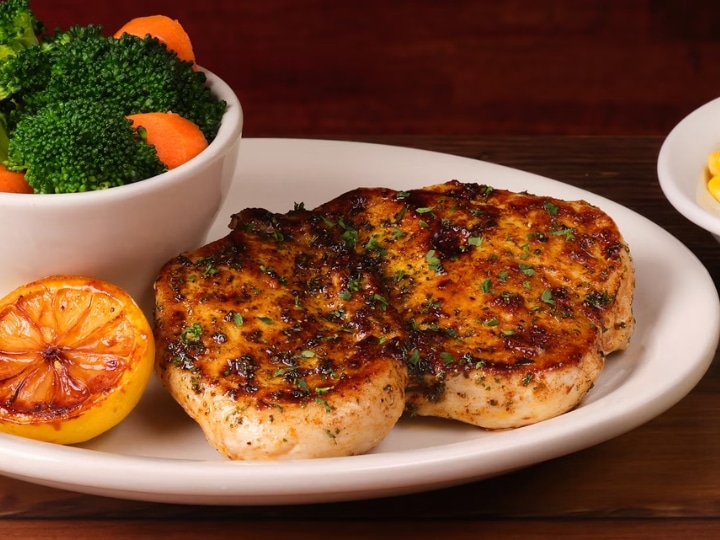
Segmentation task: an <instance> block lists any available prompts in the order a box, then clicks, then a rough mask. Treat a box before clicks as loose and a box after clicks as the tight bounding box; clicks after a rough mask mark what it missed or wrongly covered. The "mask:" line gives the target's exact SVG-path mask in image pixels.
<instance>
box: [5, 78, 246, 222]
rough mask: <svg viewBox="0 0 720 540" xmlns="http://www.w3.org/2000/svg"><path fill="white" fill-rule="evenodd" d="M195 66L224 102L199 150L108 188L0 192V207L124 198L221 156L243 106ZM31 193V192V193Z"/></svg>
mask: <svg viewBox="0 0 720 540" xmlns="http://www.w3.org/2000/svg"><path fill="white" fill-rule="evenodd" d="M197 69H198V70H199V71H202V72H203V73H205V76H206V78H207V82H206V84H207V85H208V87H209V88H210V89H211V90H212V91H213V93H215V95H216V96H218V97H219V98H220V99H223V100H225V102H226V103H227V106H226V109H225V113H224V115H223V118H222V122H221V124H220V128H219V130H218V133H217V135H216V137H215V138H214V139H213V141H212V142H211V143H210V144H209V145H208V147H207V148H206V149H205V150H203V151H202V152H201V153H200V154H198V155H197V156H195V157H194V158H192V159H191V160H189V161H187V162H186V163H183V164H182V165H180V166H179V167H176V168H174V169H171V170H169V171H165V172H164V173H161V174H159V175H157V176H153V177H152V178H148V179H145V180H140V181H137V182H133V183H131V184H125V185H123V186H116V187H113V188H110V189H101V190H94V191H83V192H79V193H43V194H38V193H33V194H26V193H7V192H0V208H2V207H3V206H7V207H10V206H13V207H21V206H33V207H55V206H57V205H64V204H69V203H74V204H79V203H82V204H93V205H94V204H102V203H103V202H104V201H106V200H113V201H117V200H122V199H125V198H134V197H137V196H140V195H143V194H145V193H146V192H154V191H157V190H161V189H163V188H164V187H166V186H167V185H168V184H174V183H176V182H177V180H178V179H179V178H183V177H188V178H189V177H192V176H193V175H194V174H196V173H198V172H199V169H201V168H205V167H207V165H209V164H212V163H213V162H215V161H216V160H217V159H220V158H221V157H222V156H224V155H225V154H226V153H227V152H228V151H229V150H231V148H232V146H233V145H234V144H235V142H236V141H237V140H238V138H240V137H241V135H242V130H243V123H244V112H243V108H242V105H241V103H240V99H239V98H238V96H237V94H236V93H235V91H234V90H233V89H232V88H231V87H230V86H229V85H228V84H227V83H226V82H225V81H224V80H223V79H221V78H220V77H219V76H218V75H216V74H215V73H213V72H212V71H209V70H207V69H205V68H203V67H201V66H197ZM146 180H152V182H147V181H146ZM30 195H33V196H32V197H31V196H30Z"/></svg>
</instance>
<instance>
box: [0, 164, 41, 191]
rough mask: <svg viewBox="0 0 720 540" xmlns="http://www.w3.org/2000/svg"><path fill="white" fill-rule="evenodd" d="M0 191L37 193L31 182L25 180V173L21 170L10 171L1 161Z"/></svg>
mask: <svg viewBox="0 0 720 540" xmlns="http://www.w3.org/2000/svg"><path fill="white" fill-rule="evenodd" d="M0 191H4V192H6V193H35V191H34V190H33V188H32V187H30V184H28V183H27V181H26V180H25V174H23V173H21V172H15V171H8V170H7V168H6V167H5V165H3V164H1V163H0Z"/></svg>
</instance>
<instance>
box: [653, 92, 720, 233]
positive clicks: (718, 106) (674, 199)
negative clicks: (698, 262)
mask: <svg viewBox="0 0 720 540" xmlns="http://www.w3.org/2000/svg"><path fill="white" fill-rule="evenodd" d="M698 131H700V134H698V133H697V132H698ZM705 131H707V132H708V136H707V137H703V135H704V132H705ZM712 132H715V133H717V135H716V137H715V138H714V139H713V138H712V136H711V135H710V133H712ZM717 149H720V97H718V98H715V99H713V100H711V101H709V102H707V103H705V104H703V105H701V106H700V107H698V108H696V109H695V110H693V111H692V112H690V113H689V114H688V115H687V116H685V117H684V118H683V119H682V120H680V121H679V122H678V123H677V124H676V125H675V127H673V129H672V130H671V131H670V132H669V133H668V135H667V136H666V137H665V139H664V140H663V143H662V145H661V147H660V151H659V153H658V158H657V177H658V182H659V184H660V188H661V190H662V191H663V193H664V195H665V197H666V198H667V200H668V202H669V203H670V204H671V205H672V206H673V207H674V208H675V209H676V210H677V211H678V212H679V213H680V214H682V215H683V216H684V217H685V218H686V219H688V220H689V221H691V222H693V223H694V224H696V225H698V226H699V227H701V228H703V229H705V230H707V231H709V232H711V233H713V234H715V235H720V214H718V215H716V214H713V213H712V212H710V211H709V210H707V209H705V208H703V206H702V205H701V204H700V202H699V201H698V199H697V196H698V189H699V188H700V187H701V183H700V182H701V179H702V174H703V167H704V165H705V162H706V160H707V157H708V155H709V154H710V152H712V151H714V150H717ZM678 154H680V155H681V156H683V158H684V159H683V163H680V164H678ZM688 162H691V163H693V164H694V163H697V167H696V168H697V171H696V172H695V174H694V175H691V176H690V177H689V178H691V179H692V182H691V181H690V180H689V179H688V180H684V179H685V178H688V175H687V174H681V173H680V171H678V170H677V169H679V168H682V165H683V164H687V163H688ZM686 166H691V165H686Z"/></svg>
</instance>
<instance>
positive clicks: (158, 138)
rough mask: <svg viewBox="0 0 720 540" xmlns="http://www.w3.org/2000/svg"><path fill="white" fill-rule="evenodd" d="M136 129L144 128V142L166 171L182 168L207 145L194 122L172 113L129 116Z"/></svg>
mask: <svg viewBox="0 0 720 540" xmlns="http://www.w3.org/2000/svg"><path fill="white" fill-rule="evenodd" d="M128 118H129V119H130V120H131V121H132V123H133V126H134V127H135V128H138V127H142V128H144V129H145V139H146V140H147V142H148V143H149V144H152V145H153V146H155V150H157V154H158V157H159V158H160V161H162V162H163V163H164V164H165V165H167V167H168V169H174V168H175V167H177V166H179V165H182V164H183V163H185V162H186V161H189V160H190V159H192V158H194V157H195V156H197V155H198V154H199V153H200V152H202V151H203V150H205V148H207V146H208V142H207V139H205V135H203V132H202V131H201V130H200V128H199V127H198V126H197V124H195V123H194V122H192V121H190V120H188V119H187V118H184V117H182V116H180V115H179V114H176V113H173V112H149V113H138V114H131V115H129V116H128Z"/></svg>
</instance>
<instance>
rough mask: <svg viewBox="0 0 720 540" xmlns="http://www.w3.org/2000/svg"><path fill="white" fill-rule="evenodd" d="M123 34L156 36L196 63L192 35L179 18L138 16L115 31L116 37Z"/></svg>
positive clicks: (179, 55) (186, 58)
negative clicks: (189, 34)
mask: <svg viewBox="0 0 720 540" xmlns="http://www.w3.org/2000/svg"><path fill="white" fill-rule="evenodd" d="M123 34H131V35H133V36H138V37H141V38H144V37H145V36H147V35H150V36H152V37H155V38H157V39H159V40H160V41H161V42H162V43H164V44H165V46H166V47H167V48H168V49H170V50H172V51H175V53H176V54H177V55H178V58H180V59H181V60H186V61H188V62H192V63H193V64H194V63H195V53H194V52H193V46H192V42H191V41H190V36H188V34H187V32H186V31H185V29H184V28H183V26H182V25H181V24H180V22H179V21H178V20H177V19H171V18H170V17H167V16H165V15H149V16H147V17H136V18H134V19H131V20H130V21H128V22H127V23H125V25H123V27H122V28H120V30H118V31H117V32H115V35H114V37H115V38H119V37H120V36H122V35H123Z"/></svg>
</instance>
